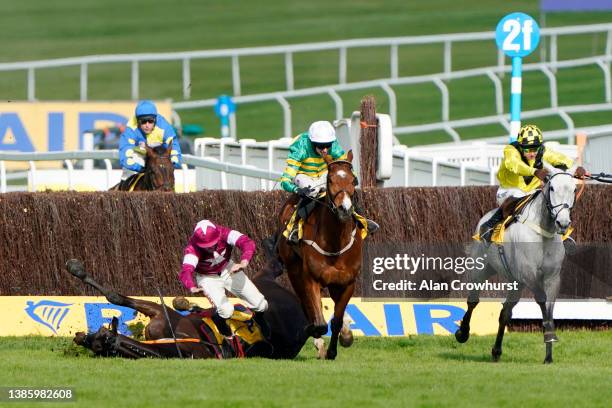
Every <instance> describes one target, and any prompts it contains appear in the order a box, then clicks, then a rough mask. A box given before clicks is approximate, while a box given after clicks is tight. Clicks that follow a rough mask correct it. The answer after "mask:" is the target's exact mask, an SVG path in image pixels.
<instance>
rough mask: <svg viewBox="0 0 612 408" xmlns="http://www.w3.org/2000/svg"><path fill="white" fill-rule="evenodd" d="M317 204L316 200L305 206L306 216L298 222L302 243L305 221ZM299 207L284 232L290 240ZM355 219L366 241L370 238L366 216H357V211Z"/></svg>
mask: <svg viewBox="0 0 612 408" xmlns="http://www.w3.org/2000/svg"><path fill="white" fill-rule="evenodd" d="M325 195H326V192H325V191H323V192H322V193H321V194H319V195H318V196H317V198H316V199H317V200H318V199H321V198H323V197H325ZM315 204H316V201H315V200H312V201H310V202H308V203H307V204H306V206H305V207H306V216H305V217H300V219H299V220H298V239H299V240H300V241H301V240H302V236H303V235H304V220H305V219H307V218H308V216H309V215H310V213H311V212H312V210H313V209H314V206H315ZM299 207H300V206H297V205H296V206H295V209H294V210H293V213H292V214H291V217H290V218H289V222H288V223H287V226H286V227H285V230H284V231H283V236H284V237H285V238H287V239H288V238H289V233H290V232H291V231H292V230H293V225H294V224H295V219H296V218H297V213H298V211H300V208H299ZM353 217H354V218H355V221H357V223H358V224H359V225H360V226H361V227H360V228H359V231H360V234H361V239H365V237H367V236H368V220H367V219H366V218H365V217H364V216H362V215H359V214H357V213H356V212H355V210H353Z"/></svg>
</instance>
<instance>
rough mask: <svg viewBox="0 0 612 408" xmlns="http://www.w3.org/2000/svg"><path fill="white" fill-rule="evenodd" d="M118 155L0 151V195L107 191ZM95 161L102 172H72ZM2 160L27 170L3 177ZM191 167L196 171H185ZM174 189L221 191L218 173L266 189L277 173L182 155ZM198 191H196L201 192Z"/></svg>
mask: <svg viewBox="0 0 612 408" xmlns="http://www.w3.org/2000/svg"><path fill="white" fill-rule="evenodd" d="M118 158H119V152H118V151H117V150H96V151H65V152H50V153H13V152H0V193H6V192H7V191H23V190H27V191H39V190H46V189H63V190H66V189H67V190H75V189H80V190H107V189H108V188H110V187H112V186H113V185H115V184H117V183H118V182H119V180H120V178H121V171H119V170H113V169H112V165H111V160H117V159H118ZM88 159H97V160H104V163H105V166H106V169H104V170H80V169H75V168H74V165H73V161H74V160H88ZM6 161H20V162H28V167H29V170H28V171H26V172H17V173H15V174H12V175H11V174H7V171H6V164H5V162H6ZM38 161H63V162H64V165H65V166H66V169H65V170H60V169H58V170H37V169H36V162H38ZM188 165H191V166H194V167H195V168H196V170H191V169H188V168H187V166H188ZM197 169H206V170H207V171H209V172H211V173H205V176H206V175H208V176H210V175H211V174H212V175H213V176H212V177H209V178H208V179H207V182H206V183H204V184H203V183H202V181H201V180H198V170H197ZM174 174H175V186H176V191H177V192H189V191H195V190H196V186H198V185H200V186H201V188H202V187H203V188H209V189H225V188H227V186H224V185H223V183H222V176H221V175H222V174H232V175H238V176H240V177H245V178H246V179H247V180H255V181H254V184H250V185H253V186H256V188H253V189H266V188H267V181H268V180H276V179H278V178H279V177H280V175H281V173H279V172H274V171H272V172H271V171H268V170H264V169H259V168H256V167H255V166H249V165H247V166H243V165H239V164H233V163H228V162H220V161H219V160H217V159H215V158H208V157H196V156H193V155H189V154H185V155H183V166H182V170H176V171H175V173H174ZM24 178H25V179H27V185H23V184H21V185H19V186H17V187H11V188H9V185H8V182H7V181H8V180H15V179H24ZM201 188H198V189H201Z"/></svg>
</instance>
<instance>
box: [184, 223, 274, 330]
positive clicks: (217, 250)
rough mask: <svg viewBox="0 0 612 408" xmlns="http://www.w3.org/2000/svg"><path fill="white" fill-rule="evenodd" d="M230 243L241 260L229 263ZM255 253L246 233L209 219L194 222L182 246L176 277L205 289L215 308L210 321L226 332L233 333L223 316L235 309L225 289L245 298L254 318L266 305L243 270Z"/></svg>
mask: <svg viewBox="0 0 612 408" xmlns="http://www.w3.org/2000/svg"><path fill="white" fill-rule="evenodd" d="M233 247H238V248H239V249H240V252H241V254H240V256H241V258H240V259H241V260H240V263H238V264H235V265H233V266H231V267H230V264H229V261H230V258H231V255H232V249H233ZM254 253H255V243H254V242H253V241H252V240H251V239H250V238H249V237H248V236H246V235H244V234H242V233H240V232H238V231H235V230H232V229H229V228H227V227H224V226H222V225H215V224H213V223H212V222H211V221H209V220H202V221H200V222H198V223H197V225H196V226H195V229H194V231H193V235H192V236H191V238H189V242H188V243H187V246H186V247H185V250H184V258H183V266H182V269H181V273H180V275H179V279H180V280H181V282H182V283H183V285H184V286H185V287H186V288H187V289H188V290H189V291H190V292H191V293H198V292H202V293H204V295H205V296H206V297H207V298H208V300H209V301H210V303H211V304H212V306H213V307H215V308H216V313H215V314H214V315H213V321H214V322H215V324H216V325H217V327H218V328H219V331H220V332H221V333H222V334H223V335H225V336H231V334H232V333H231V330H230V328H229V327H228V325H227V322H226V321H225V320H226V319H229V318H230V317H231V316H232V314H233V313H234V305H232V304H231V303H230V302H229V300H228V299H227V296H226V295H225V290H226V289H227V290H228V291H229V292H230V293H232V294H234V295H236V296H238V297H239V298H240V299H242V300H244V301H246V302H247V303H248V306H249V307H250V308H251V309H253V311H255V317H256V319H257V320H261V318H262V316H261V314H262V313H263V312H264V311H265V310H266V309H268V302H267V301H266V299H265V298H264V296H263V295H262V294H261V293H260V292H259V290H258V289H257V288H256V287H255V285H254V284H253V282H251V281H250V280H249V278H248V277H247V276H246V274H245V273H244V272H243V271H242V269H244V268H246V267H247V266H248V264H249V261H250V260H251V258H252V257H253V254H254ZM194 272H195V282H194V276H193V275H194Z"/></svg>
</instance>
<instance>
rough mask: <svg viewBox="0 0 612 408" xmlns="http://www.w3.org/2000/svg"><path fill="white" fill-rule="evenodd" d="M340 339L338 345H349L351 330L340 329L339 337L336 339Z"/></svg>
mask: <svg viewBox="0 0 612 408" xmlns="http://www.w3.org/2000/svg"><path fill="white" fill-rule="evenodd" d="M338 340H339V341H340V345H341V346H342V347H351V346H352V345H353V340H354V338H353V331H352V330H346V331H344V330H342V331H341V332H340V338H339V339H338Z"/></svg>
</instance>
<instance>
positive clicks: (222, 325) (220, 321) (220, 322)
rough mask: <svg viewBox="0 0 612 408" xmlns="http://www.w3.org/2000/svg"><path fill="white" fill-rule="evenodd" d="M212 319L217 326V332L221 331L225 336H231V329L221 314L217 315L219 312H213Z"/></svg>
mask: <svg viewBox="0 0 612 408" xmlns="http://www.w3.org/2000/svg"><path fill="white" fill-rule="evenodd" d="M212 321H213V322H214V323H215V326H217V329H219V333H221V334H222V335H224V336H225V337H231V336H232V330H231V329H230V327H229V326H228V325H227V321H226V320H225V319H224V318H222V317H221V316H219V313H217V312H215V313H214V314H213V315H212Z"/></svg>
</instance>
